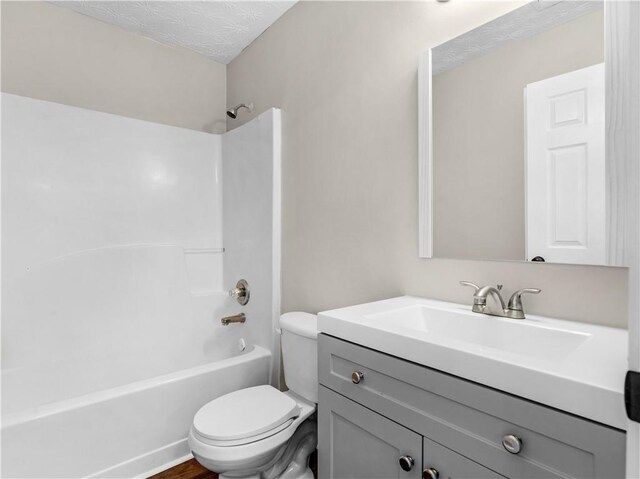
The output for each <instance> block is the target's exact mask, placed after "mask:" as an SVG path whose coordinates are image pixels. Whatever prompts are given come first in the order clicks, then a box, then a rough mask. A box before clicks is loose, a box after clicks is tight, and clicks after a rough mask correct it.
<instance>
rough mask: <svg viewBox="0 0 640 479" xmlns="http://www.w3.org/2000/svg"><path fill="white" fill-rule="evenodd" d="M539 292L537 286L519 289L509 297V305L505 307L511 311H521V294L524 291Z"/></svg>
mask: <svg viewBox="0 0 640 479" xmlns="http://www.w3.org/2000/svg"><path fill="white" fill-rule="evenodd" d="M540 292H542V290H541V289H538V288H523V289H519V290H518V291H516V292H515V293H513V294H512V295H511V298H509V305H508V306H507V308H508V309H510V310H513V311H522V295H523V294H524V293H530V294H539V293H540Z"/></svg>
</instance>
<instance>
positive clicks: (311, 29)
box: [227, 1, 627, 327]
mask: <svg viewBox="0 0 640 479" xmlns="http://www.w3.org/2000/svg"><path fill="white" fill-rule="evenodd" d="M523 3H524V2H513V3H512V2H458V1H453V2H448V3H439V2H435V1H429V2H374V1H371V2H313V1H305V2H299V3H298V4H296V5H295V6H294V7H293V8H292V9H291V10H289V11H288V12H287V13H286V14H285V15H284V16H283V17H281V18H280V19H279V20H278V21H277V22H276V23H275V24H274V25H273V26H272V27H271V28H269V29H268V30H267V31H266V32H264V33H263V34H262V35H261V36H260V37H259V38H258V39H257V40H255V41H254V42H253V43H252V44H251V45H250V46H249V47H248V48H246V49H245V50H244V51H243V52H242V53H241V54H240V56H238V57H237V58H236V59H235V60H233V61H232V62H231V63H230V64H229V65H228V66H227V71H228V77H227V80H228V81H227V85H228V88H227V92H228V94H227V104H228V105H234V104H237V103H239V102H240V101H253V102H254V104H255V106H256V109H255V113H253V114H251V115H242V116H240V117H239V118H238V119H237V120H230V121H229V122H228V126H229V128H233V127H235V126H236V125H239V124H242V123H243V122H245V121H248V120H249V119H251V118H252V117H253V116H255V115H256V114H258V113H259V112H262V111H265V110H266V109H267V108H270V107H272V106H278V107H279V108H281V109H282V122H283V132H284V134H283V145H282V148H283V157H282V162H283V239H282V241H283V261H282V268H283V270H282V284H283V296H282V300H283V311H291V310H306V311H311V312H315V311H319V310H323V309H329V308H335V307H340V306H344V305H349V304H355V303H360V302H365V301H371V300H376V299H381V298H386V297H391V296H395V295H400V294H405V293H409V294H417V295H422V296H429V297H433V298H438V299H444V300H450V301H455V302H462V303H469V304H470V303H471V296H470V293H469V291H468V289H467V288H462V287H460V286H458V281H459V280H469V281H474V282H477V283H482V284H489V283H498V282H500V283H503V284H504V285H505V291H506V293H507V294H510V292H512V291H513V290H515V289H516V288H521V287H527V286H528V287H540V288H542V290H543V292H542V294H540V295H538V296H536V297H531V298H527V299H526V307H527V310H528V311H530V312H531V313H536V314H541V315H550V316H557V317H560V318H567V319H573V320H579V321H586V322H591V323H599V324H608V325H612V326H617V327H624V326H625V325H626V321H627V320H626V318H627V315H626V313H627V270H626V269H617V268H604V267H587V266H569V265H549V264H545V265H541V264H527V263H518V262H498V261H493V262H491V261H464V260H441V259H434V260H424V259H419V258H418V232H417V225H418V220H417V218H418V179H417V174H418V151H417V143H418V137H417V135H418V131H417V128H418V127H417V118H418V98H417V90H418V87H417V68H418V58H419V55H420V53H422V52H423V51H424V50H425V49H427V48H429V47H433V46H435V45H437V44H439V43H442V42H444V41H446V40H448V39H450V38H452V37H455V36H457V35H459V34H460V33H463V32H465V31H468V30H470V29H472V28H474V27H476V26H478V25H480V24H482V23H485V22H487V21H489V20H491V19H493V18H495V17H497V16H499V15H500V14H502V13H505V12H507V11H509V10H512V9H514V8H516V7H517V6H520V5H522V4H523ZM480 214H483V213H480ZM486 218H487V221H489V222H492V223H495V224H496V227H497V228H499V226H500V223H501V222H502V221H504V219H503V218H495V217H494V216H493V215H492V214H491V212H490V211H486Z"/></svg>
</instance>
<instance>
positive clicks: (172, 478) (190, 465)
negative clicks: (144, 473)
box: [149, 459, 218, 479]
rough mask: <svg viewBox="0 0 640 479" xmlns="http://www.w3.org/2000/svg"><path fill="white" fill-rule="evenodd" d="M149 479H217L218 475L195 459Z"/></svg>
mask: <svg viewBox="0 0 640 479" xmlns="http://www.w3.org/2000/svg"><path fill="white" fill-rule="evenodd" d="M149 479H218V475H217V474H216V473H215V472H211V471H208V470H207V469H205V468H204V467H202V466H201V465H200V464H198V462H197V461H196V460H195V459H191V460H190V461H187V462H183V463H182V464H178V465H177V466H174V467H172V468H171V469H167V470H166V471H162V472H160V473H159V474H155V475H153V476H151V477H150V478H149Z"/></svg>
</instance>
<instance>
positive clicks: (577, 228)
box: [526, 64, 606, 264]
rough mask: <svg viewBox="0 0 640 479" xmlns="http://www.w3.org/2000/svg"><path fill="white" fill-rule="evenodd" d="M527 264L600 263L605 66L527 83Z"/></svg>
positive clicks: (602, 254) (603, 259)
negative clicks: (535, 259)
mask: <svg viewBox="0 0 640 479" xmlns="http://www.w3.org/2000/svg"><path fill="white" fill-rule="evenodd" d="M526 112H527V113H526V124H527V142H526V143H527V148H526V150H527V152H526V154H527V168H526V170H527V259H529V260H530V259H531V258H533V257H535V256H542V257H543V258H544V259H545V260H546V261H550V262H556V263H579V264H605V263H606V231H605V224H606V223H605V149H604V147H605V145H604V138H605V129H604V64H600V65H594V66H592V67H588V68H583V69H581V70H576V71H574V72H570V73H566V74H564V75H559V76H556V77H553V78H548V79H546V80H542V81H539V82H536V83H532V84H530V85H527V88H526Z"/></svg>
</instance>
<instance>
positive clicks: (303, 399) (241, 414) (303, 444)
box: [188, 313, 318, 479]
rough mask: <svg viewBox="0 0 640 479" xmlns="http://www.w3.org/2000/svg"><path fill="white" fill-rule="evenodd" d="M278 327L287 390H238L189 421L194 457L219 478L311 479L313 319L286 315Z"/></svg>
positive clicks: (314, 398) (315, 388)
mask: <svg viewBox="0 0 640 479" xmlns="http://www.w3.org/2000/svg"><path fill="white" fill-rule="evenodd" d="M280 328H281V331H280V332H281V335H282V338H281V341H282V355H283V363H284V369H285V379H286V381H287V383H288V385H289V387H290V390H289V391H286V392H281V391H279V390H278V389H276V388H274V387H272V386H269V385H263V386H255V387H251V388H245V389H240V390H238V391H234V392H231V393H229V394H225V395H224V396H221V397H219V398H217V399H214V400H213V401H211V402H209V403H207V404H205V405H204V406H203V407H202V408H200V410H199V411H198V412H197V413H196V415H195V417H194V419H193V424H192V426H191V429H190V431H189V439H188V442H189V447H190V448H191V451H192V453H193V456H194V457H195V458H196V460H197V461H198V462H199V463H200V464H202V465H203V466H204V467H206V468H207V469H209V470H211V471H214V472H217V473H218V474H220V479H225V478H231V477H234V478H239V477H244V478H256V479H257V478H262V479H277V478H280V479H313V474H312V473H311V471H310V470H309V469H308V466H307V463H308V456H309V454H311V453H312V452H313V451H314V450H315V448H316V443H317V439H316V424H315V421H314V420H313V419H310V418H311V416H312V415H313V413H314V412H315V410H316V402H317V397H318V385H317V359H316V353H317V323H316V316H315V315H311V314H308V313H287V314H284V315H282V317H281V318H280ZM287 364H289V366H287Z"/></svg>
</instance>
